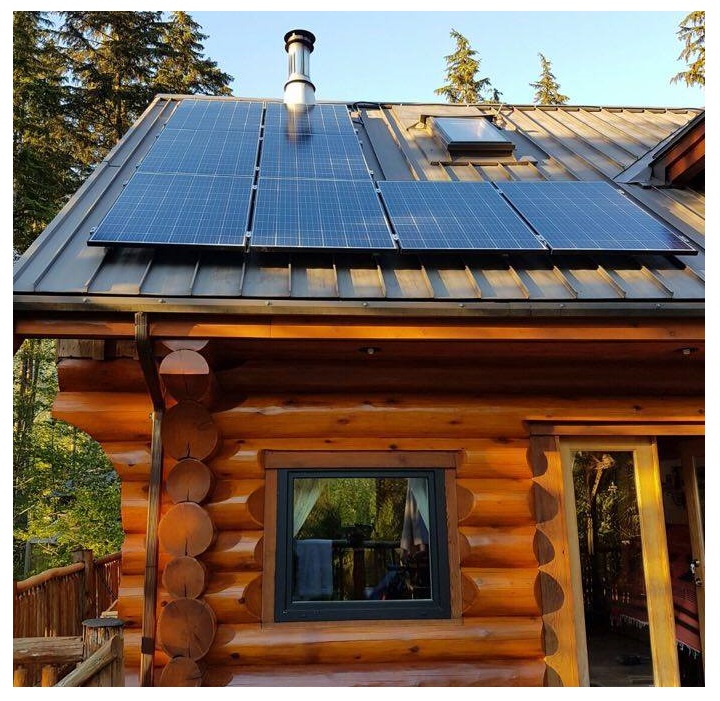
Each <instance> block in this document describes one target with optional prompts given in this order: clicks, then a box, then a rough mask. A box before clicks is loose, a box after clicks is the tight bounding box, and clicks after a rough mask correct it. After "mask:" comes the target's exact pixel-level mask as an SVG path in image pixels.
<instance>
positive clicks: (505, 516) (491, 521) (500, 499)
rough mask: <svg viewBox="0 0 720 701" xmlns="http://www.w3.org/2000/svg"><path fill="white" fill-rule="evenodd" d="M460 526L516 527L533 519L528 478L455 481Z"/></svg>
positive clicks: (530, 486)
mask: <svg viewBox="0 0 720 701" xmlns="http://www.w3.org/2000/svg"><path fill="white" fill-rule="evenodd" d="M457 503H458V523H459V524H460V525H462V526H519V525H524V524H527V525H529V524H531V523H533V522H534V518H535V516H534V508H533V501H532V480H499V479H498V480H470V479H459V480H457Z"/></svg>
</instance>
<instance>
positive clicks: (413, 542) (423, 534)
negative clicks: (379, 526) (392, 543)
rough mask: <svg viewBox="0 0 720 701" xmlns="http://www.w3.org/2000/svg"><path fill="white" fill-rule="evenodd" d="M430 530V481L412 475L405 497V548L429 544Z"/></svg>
mask: <svg viewBox="0 0 720 701" xmlns="http://www.w3.org/2000/svg"><path fill="white" fill-rule="evenodd" d="M429 532H430V499H429V496H428V481H427V479H426V478H425V477H411V478H410V479H409V480H408V488H407V495H406V497H405V519H404V521H403V532H402V537H401V538H400V547H401V548H402V549H403V550H408V551H410V550H413V549H414V547H417V546H419V545H423V544H424V545H427V543H428V541H429Z"/></svg>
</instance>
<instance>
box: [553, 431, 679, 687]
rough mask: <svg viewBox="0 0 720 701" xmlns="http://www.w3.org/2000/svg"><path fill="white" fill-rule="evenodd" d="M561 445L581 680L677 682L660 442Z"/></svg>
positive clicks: (570, 441)
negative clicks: (581, 621)
mask: <svg viewBox="0 0 720 701" xmlns="http://www.w3.org/2000/svg"><path fill="white" fill-rule="evenodd" d="M561 453H562V458H563V473H564V478H565V493H566V495H567V500H566V505H567V509H568V513H567V521H568V528H569V531H570V532H569V538H570V541H569V544H570V555H571V558H570V559H571V563H572V566H571V567H572V578H573V590H574V596H575V599H576V606H575V610H576V612H578V614H580V612H582V615H583V616H584V625H581V626H580V628H581V629H582V628H584V632H585V636H584V640H582V639H581V640H579V641H578V645H579V647H580V649H579V650H578V657H579V669H580V670H582V672H581V679H582V681H583V682H584V683H586V684H589V685H590V686H653V685H654V686H678V685H679V673H678V657H677V651H676V647H675V632H674V631H675V628H674V613H673V600H672V589H671V583H670V569H669V562H668V553H667V542H666V537H665V521H664V516H663V503H662V490H661V484H660V473H659V468H658V460H657V451H656V447H655V443H654V441H653V440H651V439H642V438H638V439H634V438H633V439H613V438H599V437H598V438H594V439H567V440H563V442H562V443H561ZM583 643H584V644H583Z"/></svg>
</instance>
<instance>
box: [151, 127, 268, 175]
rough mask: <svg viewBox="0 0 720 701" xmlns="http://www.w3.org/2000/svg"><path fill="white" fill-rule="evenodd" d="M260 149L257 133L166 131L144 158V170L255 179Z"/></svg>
mask: <svg viewBox="0 0 720 701" xmlns="http://www.w3.org/2000/svg"><path fill="white" fill-rule="evenodd" d="M257 149H258V132H257V131H227V130H218V131H208V130H206V129H202V130H198V131H193V130H190V129H168V128H166V129H165V130H164V131H162V132H161V133H160V136H159V137H158V138H157V140H156V141H155V143H154V144H153V146H152V148H151V149H150V151H149V152H148V154H147V155H146V156H145V158H144V159H143V161H142V163H141V164H140V170H141V171H144V172H148V173H189V174H193V175H245V176H248V177H252V176H253V175H254V171H255V160H256V157H257Z"/></svg>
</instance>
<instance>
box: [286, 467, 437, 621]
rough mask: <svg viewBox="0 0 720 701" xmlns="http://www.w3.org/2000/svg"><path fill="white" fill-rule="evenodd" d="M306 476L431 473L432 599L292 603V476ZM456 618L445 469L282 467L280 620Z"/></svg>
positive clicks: (414, 474) (428, 474) (401, 476)
mask: <svg viewBox="0 0 720 701" xmlns="http://www.w3.org/2000/svg"><path fill="white" fill-rule="evenodd" d="M302 477H320V478H329V477H360V478H373V477H375V478H378V477H379V478H388V477H400V478H410V477H427V478H428V495H429V499H430V503H431V505H432V508H431V511H430V514H431V523H430V524H429V526H430V527H429V531H430V543H429V545H430V578H431V580H430V581H431V583H432V585H431V586H432V592H433V598H432V599H426V600H418V601H406V600H403V601H353V602H349V601H291V599H290V596H291V592H292V574H293V567H292V564H293V563H292V556H293V548H292V540H293V539H292V535H291V530H290V524H291V523H292V518H293V510H292V499H291V496H292V493H291V483H292V480H294V479H296V478H302ZM450 617H451V609H450V574H449V553H448V534H447V507H446V500H445V470H444V469H412V468H409V469H392V468H380V469H377V468H372V469H342V468H340V469H333V470H328V469H321V470H313V469H302V470H282V469H281V470H278V509H277V536H276V560H275V621H277V622H282V621H345V620H398V619H444V618H450Z"/></svg>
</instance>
